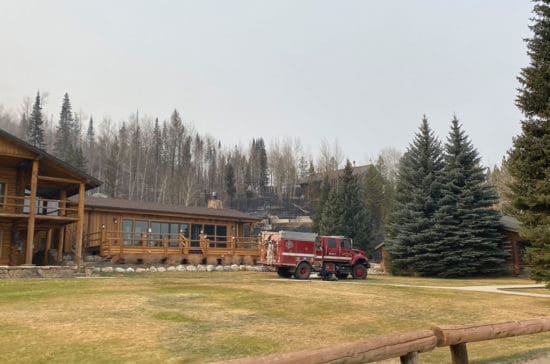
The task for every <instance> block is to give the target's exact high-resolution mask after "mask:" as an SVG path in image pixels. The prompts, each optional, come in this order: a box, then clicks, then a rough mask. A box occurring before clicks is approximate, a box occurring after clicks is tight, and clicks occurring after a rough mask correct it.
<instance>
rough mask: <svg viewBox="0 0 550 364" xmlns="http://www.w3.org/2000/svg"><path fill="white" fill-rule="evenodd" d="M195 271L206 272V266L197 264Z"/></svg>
mask: <svg viewBox="0 0 550 364" xmlns="http://www.w3.org/2000/svg"><path fill="white" fill-rule="evenodd" d="M197 272H206V266H205V265H202V264H199V265H197Z"/></svg>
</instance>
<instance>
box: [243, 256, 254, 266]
mask: <svg viewBox="0 0 550 364" xmlns="http://www.w3.org/2000/svg"><path fill="white" fill-rule="evenodd" d="M243 263H244V264H245V265H254V258H252V257H251V256H250V255H246V256H245V257H244V258H243Z"/></svg>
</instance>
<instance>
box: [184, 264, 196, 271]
mask: <svg viewBox="0 0 550 364" xmlns="http://www.w3.org/2000/svg"><path fill="white" fill-rule="evenodd" d="M185 269H186V270H187V271H188V272H196V271H197V267H195V266H194V265H188V266H187V267H186V268H185Z"/></svg>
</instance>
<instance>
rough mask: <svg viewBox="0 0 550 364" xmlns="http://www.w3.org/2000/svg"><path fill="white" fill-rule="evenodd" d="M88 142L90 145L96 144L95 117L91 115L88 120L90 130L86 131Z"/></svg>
mask: <svg viewBox="0 0 550 364" xmlns="http://www.w3.org/2000/svg"><path fill="white" fill-rule="evenodd" d="M86 144H88V146H93V145H94V144H95V130H94V119H93V118H92V117H91V116H90V121H89V122H88V131H87V132H86Z"/></svg>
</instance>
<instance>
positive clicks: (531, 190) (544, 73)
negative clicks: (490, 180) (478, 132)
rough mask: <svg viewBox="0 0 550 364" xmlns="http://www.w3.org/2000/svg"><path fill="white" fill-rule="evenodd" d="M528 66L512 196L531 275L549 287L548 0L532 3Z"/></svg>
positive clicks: (520, 100) (513, 160)
mask: <svg viewBox="0 0 550 364" xmlns="http://www.w3.org/2000/svg"><path fill="white" fill-rule="evenodd" d="M534 13H535V18H534V24H532V25H531V26H530V29H531V31H532V32H533V36H532V38H530V39H528V40H527V54H528V55H529V57H530V58H531V62H530V64H529V66H527V67H525V68H523V69H522V70H521V73H520V76H519V77H518V80H519V82H520V85H521V88H520V90H519V94H518V97H517V100H516V105H517V106H518V108H519V109H520V110H521V112H522V113H523V114H524V115H525V116H526V119H525V120H523V121H522V123H521V129H522V130H521V134H520V135H519V136H518V137H516V138H515V139H514V145H513V148H512V150H511V151H510V152H509V171H510V174H511V176H512V177H513V179H514V182H513V183H512V185H511V186H510V188H511V193H512V195H511V202H512V206H513V209H514V210H515V215H516V217H517V218H518V220H519V221H520V222H521V224H522V227H521V229H520V234H521V235H522V236H523V237H524V238H526V239H528V240H529V241H530V242H531V247H530V248H529V249H528V251H527V258H528V261H529V263H530V265H531V269H530V273H529V274H530V277H531V278H532V279H534V280H536V281H542V282H546V284H547V287H548V288H550V203H549V201H550V104H549V103H548V100H550V1H549V0H539V1H537V2H536V4H535V7H534Z"/></svg>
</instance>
